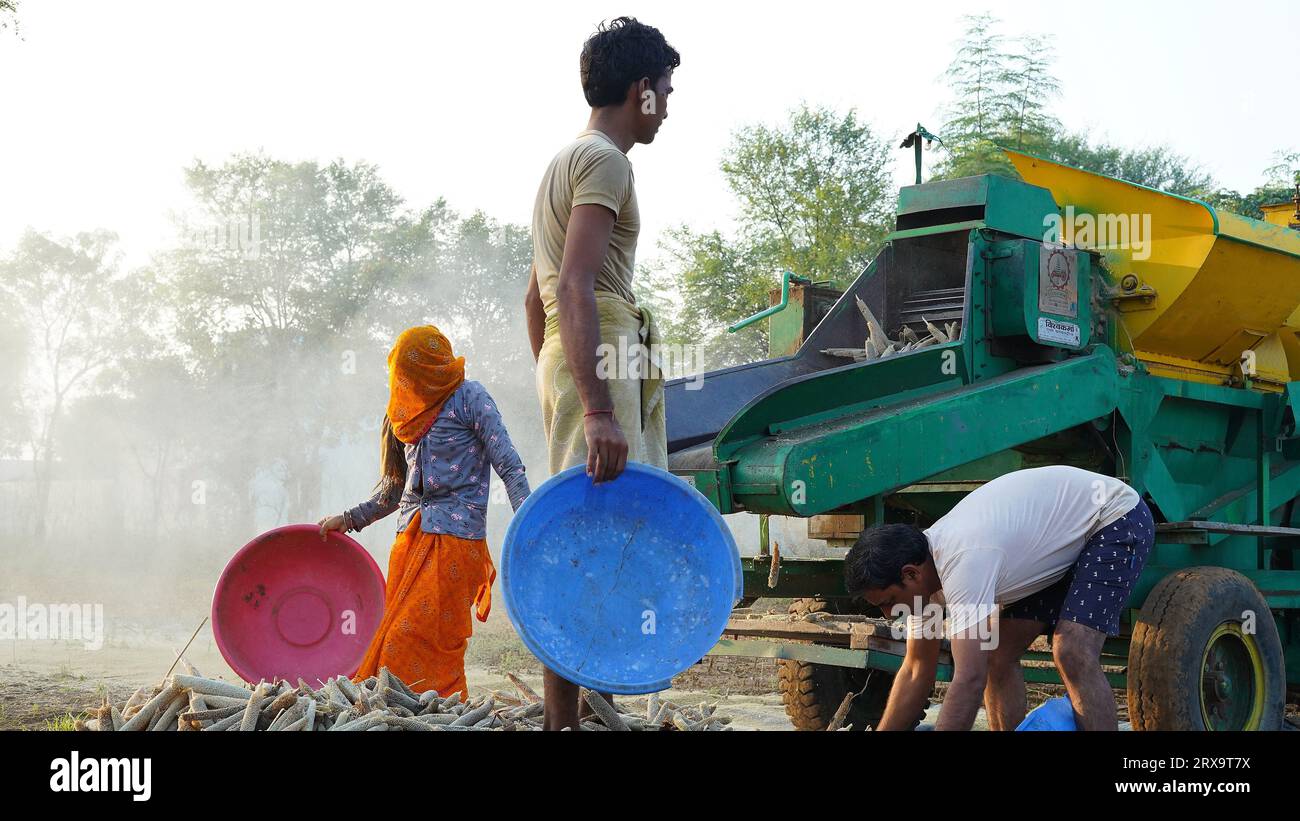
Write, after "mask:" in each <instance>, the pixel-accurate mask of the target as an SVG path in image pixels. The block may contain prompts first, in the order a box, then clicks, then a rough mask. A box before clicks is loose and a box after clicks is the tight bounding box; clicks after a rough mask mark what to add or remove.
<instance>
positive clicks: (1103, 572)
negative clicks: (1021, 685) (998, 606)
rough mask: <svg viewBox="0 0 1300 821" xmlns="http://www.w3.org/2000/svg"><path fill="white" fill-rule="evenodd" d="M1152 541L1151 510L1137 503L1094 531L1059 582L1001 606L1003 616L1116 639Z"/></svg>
mask: <svg viewBox="0 0 1300 821" xmlns="http://www.w3.org/2000/svg"><path fill="white" fill-rule="evenodd" d="M1155 541H1156V525H1155V521H1154V520H1153V519H1152V518H1151V509H1150V508H1148V507H1147V504H1146V502H1141V501H1140V502H1138V504H1137V507H1135V508H1133V509H1132V510H1130V511H1129V512H1128V513H1125V514H1124V515H1123V516H1121V517H1120V518H1118V519H1116V520H1115V521H1114V522H1112V523H1111V524H1109V525H1107V526H1106V527H1104V528H1102V529H1101V530H1099V531H1097V532H1096V533H1094V534H1093V535H1092V538H1090V539H1088V541H1087V542H1086V543H1084V545H1083V551H1082V552H1080V553H1079V559H1078V561H1076V562H1075V563H1074V567H1073V568H1072V569H1071V570H1070V572H1068V573H1066V574H1065V576H1064V577H1063V578H1062V579H1061V580H1060V581H1058V582H1056V583H1055V584H1053V585H1052V586H1051V587H1048V588H1046V589H1044V590H1040V591H1038V592H1037V593H1033V594H1031V595H1030V596H1028V597H1026V598H1023V599H1021V600H1020V601H1018V602H1012V603H1011V604H1009V605H1007V606H1006V607H1003V608H1002V618H1004V619H1026V620H1029V621H1041V622H1043V623H1044V624H1045V625H1047V630H1048V631H1050V630H1052V629H1053V628H1054V627H1055V626H1056V623H1057V621H1059V620H1061V619H1064V620H1065V621H1072V622H1076V623H1078V624H1082V625H1085V626H1087V627H1091V628H1093V629H1094V630H1098V631H1100V632H1102V633H1105V634H1106V635H1108V636H1117V635H1119V617H1120V614H1121V613H1123V612H1124V605H1125V604H1126V603H1127V602H1128V596H1129V592H1130V591H1131V590H1132V589H1133V582H1135V581H1137V577H1138V576H1139V575H1140V574H1141V573H1142V568H1143V567H1144V566H1145V565H1146V563H1147V556H1149V555H1151V546H1152V545H1153V544H1155Z"/></svg>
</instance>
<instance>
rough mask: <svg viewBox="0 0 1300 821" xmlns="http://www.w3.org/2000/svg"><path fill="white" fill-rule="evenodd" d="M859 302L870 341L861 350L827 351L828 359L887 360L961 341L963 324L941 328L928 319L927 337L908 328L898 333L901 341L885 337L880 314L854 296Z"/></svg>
mask: <svg viewBox="0 0 1300 821" xmlns="http://www.w3.org/2000/svg"><path fill="white" fill-rule="evenodd" d="M854 299H856V300H857V303H858V311H859V312H860V313H861V314H862V318H863V319H865V320H866V321H867V341H866V343H865V344H864V345H863V346H862V347H861V348H826V349H825V350H823V351H822V353H824V354H826V355H827V356H837V357H841V358H843V359H852V360H853V361H854V362H862V361H864V360H867V359H884V358H885V357H887V356H893V355H894V354H896V353H907V352H908V351H915V350H919V349H920V348H928V347H929V346H931V345H941V344H943V343H945V342H951V341H952V340H954V339H956V338H957V335H958V334H959V333H960V332H961V323H960V322H949V323H947V324H945V325H944V327H942V328H940V327H939V326H937V325H935V324H934V323H933V322H931V321H930V320H928V319H926V318H925V317H921V321H923V322H924V323H925V330H926V331H927V332H928V333H927V334H926V335H925V336H924V337H921V336H918V335H917V333H916V332H915V331H913V330H912V329H911V328H909V327H907V326H906V325H904V326H903V327H902V328H901V329H900V330H899V332H898V339H890V338H889V337H888V336H886V335H885V331H884V329H883V328H881V326H880V322H879V321H877V319H876V315H875V314H874V313H872V311H871V309H870V308H868V307H867V303H865V302H863V301H862V299H861V298H860V297H854Z"/></svg>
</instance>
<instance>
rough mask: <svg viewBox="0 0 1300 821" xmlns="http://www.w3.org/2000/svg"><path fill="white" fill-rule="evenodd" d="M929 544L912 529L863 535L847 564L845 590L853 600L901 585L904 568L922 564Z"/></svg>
mask: <svg viewBox="0 0 1300 821" xmlns="http://www.w3.org/2000/svg"><path fill="white" fill-rule="evenodd" d="M929 557H930V542H929V541H928V540H927V539H926V538H925V534H924V533H922V532H921V531H920V530H917V529H916V528H915V527H912V526H911V525H880V526H878V527H869V528H867V529H866V530H864V531H862V535H861V536H859V537H858V541H857V544H855V545H853V549H852V550H850V551H849V555H848V557H847V558H846V559H845V560H844V587H845V589H846V590H847V591H848V593H849V595H851V596H861V595H862V594H863V593H865V592H866V591H868V590H879V589H882V588H885V587H890V586H892V585H895V584H900V583H901V582H902V581H903V567H904V566H905V565H909V564H923V563H924V562H925V560H926V559H928V558H929Z"/></svg>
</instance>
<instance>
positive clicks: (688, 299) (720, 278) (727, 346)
mask: <svg viewBox="0 0 1300 821" xmlns="http://www.w3.org/2000/svg"><path fill="white" fill-rule="evenodd" d="M890 155H891V146H890V143H889V142H887V141H885V140H883V139H881V138H880V137H878V136H876V135H875V133H874V132H873V131H872V130H871V127H870V126H869V125H867V124H866V123H864V122H862V121H860V120H859V119H858V117H857V115H856V113H855V112H853V111H849V112H847V113H843V114H840V113H836V112H834V111H832V110H830V109H828V108H824V107H810V106H808V105H804V106H801V107H800V108H798V109H796V110H794V111H792V112H791V113H790V115H789V118H788V120H787V121H786V122H785V123H783V124H782V125H779V126H775V127H773V126H767V125H749V126H746V127H744V128H741V129H740V130H739V131H737V132H736V134H735V135H734V137H733V139H732V143H731V145H730V146H729V147H728V149H727V151H726V153H725V155H724V157H723V159H722V162H721V168H722V173H723V175H724V177H725V179H726V181H727V184H728V186H729V187H730V188H731V190H732V192H733V193H734V194H735V195H736V198H737V202H738V205H739V210H740V214H739V221H738V222H739V228H738V231H737V232H736V234H735V235H734V236H724V235H723V234H722V233H720V232H718V231H711V232H705V233H699V232H696V231H693V230H691V229H690V228H687V227H686V226H681V227H679V228H677V229H675V230H673V231H670V232H669V234H668V236H667V238H666V239H665V241H664V243H663V246H662V247H663V250H664V251H665V253H666V255H667V261H666V262H665V264H664V266H663V267H661V268H660V269H658V270H652V271H649V272H646V271H644V270H643V271H642V272H641V273H640V274H639V275H638V276H639V277H642V278H644V279H645V282H644V283H643V284H642V285H641V286H640V289H641V294H642V297H641V298H642V299H647V298H648V299H651V300H657V301H655V302H654V303H653V304H654V307H658V308H659V309H660V310H659V312H658V314H659V316H660V317H661V320H663V322H664V324H665V326H666V327H667V328H668V336H669V337H670V338H671V339H673V340H674V341H677V342H679V343H683V344H700V345H704V346H705V351H704V356H705V362H706V364H707V365H708V367H710V368H717V367H724V366H726V365H729V364H734V363H738V362H747V361H752V360H755V359H760V358H763V357H764V356H765V355H766V350H767V329H766V327H765V326H764V325H763V324H762V323H759V324H757V325H754V326H751V327H750V328H747V329H745V330H743V331H741V332H739V333H737V334H727V333H726V326H728V325H730V324H732V323H734V322H736V321H737V320H740V319H743V318H745V317H746V316H749V315H751V314H754V313H756V312H758V311H760V310H762V309H764V308H766V307H767V306H768V304H769V299H770V297H769V292H770V290H771V289H772V288H774V287H777V285H779V282H780V272H781V271H782V270H791V271H793V272H795V273H796V274H799V275H800V276H805V277H808V278H811V279H815V280H829V281H832V282H835V283H837V284H840V285H845V284H847V283H848V282H851V281H852V280H853V278H854V277H855V276H857V274H858V273H859V272H860V271H861V269H862V268H863V267H865V266H866V264H867V263H868V262H869V261H870V259H871V256H872V255H873V254H874V253H875V252H876V251H877V250H878V249H879V247H880V246H881V244H882V243H883V242H884V238H885V235H886V234H887V233H888V231H889V229H890V228H891V225H892V212H893V199H894V191H893V182H892V179H891V176H890V173H889V160H890ZM647 274H648V275H647ZM656 294H657V295H658V296H657V297H656V296H655V295H656Z"/></svg>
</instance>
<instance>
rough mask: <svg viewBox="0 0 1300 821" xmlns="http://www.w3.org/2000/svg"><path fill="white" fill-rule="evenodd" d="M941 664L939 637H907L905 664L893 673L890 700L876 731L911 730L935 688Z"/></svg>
mask: <svg viewBox="0 0 1300 821" xmlns="http://www.w3.org/2000/svg"><path fill="white" fill-rule="evenodd" d="M938 666H939V639H927V638H908V640H907V651H906V653H905V655H904V656H903V665H902V666H901V667H900V668H899V669H898V674H897V675H895V676H894V686H893V688H891V689H890V691H889V702H888V703H887V704H886V705H885V714H884V715H883V716H881V718H880V723H879V724H877V725H876V729H877V730H910V729H912V723H913V722H914V721H915V720H916V717H917V715H919V714H920V713H921V712H922V711H923V710H924V709H925V702H926V700H927V699H928V698H929V697H930V693H931V691H933V690H934V675H935V671H936V670H937V669H938Z"/></svg>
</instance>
